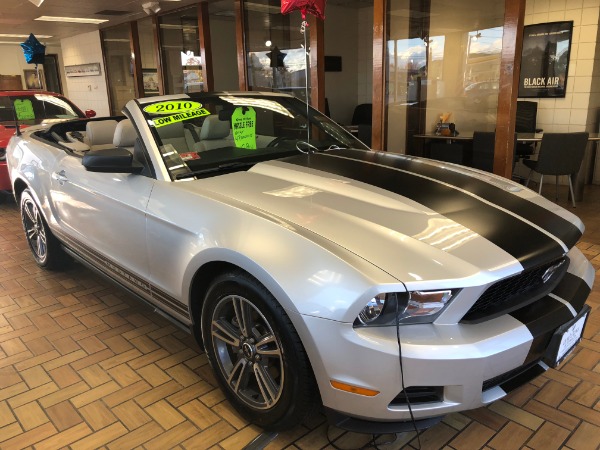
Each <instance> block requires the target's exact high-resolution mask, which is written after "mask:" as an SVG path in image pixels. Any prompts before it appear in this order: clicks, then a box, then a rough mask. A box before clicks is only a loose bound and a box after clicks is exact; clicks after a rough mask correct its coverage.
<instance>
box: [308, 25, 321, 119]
mask: <svg viewBox="0 0 600 450" xmlns="http://www.w3.org/2000/svg"><path fill="white" fill-rule="evenodd" d="M308 24H309V25H308V30H309V32H310V86H311V92H310V102H311V105H312V106H313V108H316V109H318V110H319V111H321V112H322V113H325V44H324V26H323V21H322V20H321V19H318V18H316V17H315V16H313V15H309V16H308ZM307 82H308V80H307Z"/></svg>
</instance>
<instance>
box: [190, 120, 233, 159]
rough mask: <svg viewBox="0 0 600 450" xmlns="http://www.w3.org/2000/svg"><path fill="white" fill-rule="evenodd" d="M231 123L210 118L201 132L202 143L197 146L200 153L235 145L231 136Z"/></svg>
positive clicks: (203, 125) (205, 121)
mask: <svg viewBox="0 0 600 450" xmlns="http://www.w3.org/2000/svg"><path fill="white" fill-rule="evenodd" d="M230 133H231V127H230V125H229V121H225V120H219V117H218V116H208V117H207V118H206V119H205V120H204V123H203V124H202V128H201V130H200V142H199V143H198V144H196V148H197V150H198V151H199V152H202V151H206V150H212V149H215V148H221V147H230V146H233V145H235V144H234V142H233V137H232V136H230Z"/></svg>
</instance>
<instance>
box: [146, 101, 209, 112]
mask: <svg viewBox="0 0 600 450" xmlns="http://www.w3.org/2000/svg"><path fill="white" fill-rule="evenodd" d="M198 109H202V103H199V102H188V101H169V102H158V103H153V104H152V105H148V106H146V107H145V108H144V111H145V112H147V113H149V114H174V113H181V112H189V111H195V110H198Z"/></svg>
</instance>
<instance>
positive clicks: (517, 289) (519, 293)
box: [461, 257, 569, 323]
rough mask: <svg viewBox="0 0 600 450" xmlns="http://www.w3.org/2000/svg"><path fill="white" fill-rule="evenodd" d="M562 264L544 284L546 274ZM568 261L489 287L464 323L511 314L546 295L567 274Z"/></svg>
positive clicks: (522, 273)
mask: <svg viewBox="0 0 600 450" xmlns="http://www.w3.org/2000/svg"><path fill="white" fill-rule="evenodd" d="M561 263H562V265H561V266H560V267H559V268H558V269H557V270H556V271H555V272H554V274H553V275H552V276H551V277H550V278H549V279H548V280H546V281H544V280H543V276H544V275H545V274H546V271H547V270H548V269H550V268H551V267H553V266H556V265H558V264H561ZM568 266H569V264H568V258H566V257H564V258H561V259H557V260H554V261H551V262H549V263H546V264H543V265H541V266H538V267H534V268H533V269H529V270H526V271H523V272H521V273H520V274H518V275H514V276H512V277H510V278H506V279H504V280H502V281H499V282H497V283H495V284H493V285H491V286H490V287H489V288H487V290H486V291H485V292H484V293H483V294H482V295H481V297H479V300H477V301H476V302H475V304H474V305H473V306H472V307H471V309H469V311H468V312H467V314H465V316H464V317H463V319H462V321H461V322H463V323H477V322H482V321H484V320H489V319H492V318H494V317H498V316H499V315H501V314H506V313H508V312H510V311H514V310H515V309H518V308H520V307H522V306H525V305H527V304H529V303H532V302H534V301H535V300H538V299H539V298H541V297H543V296H544V295H546V294H547V293H549V292H550V291H551V290H552V289H554V287H555V286H556V285H557V284H558V282H559V281H560V280H561V278H562V277H563V275H564V274H565V272H566V271H567V268H568Z"/></svg>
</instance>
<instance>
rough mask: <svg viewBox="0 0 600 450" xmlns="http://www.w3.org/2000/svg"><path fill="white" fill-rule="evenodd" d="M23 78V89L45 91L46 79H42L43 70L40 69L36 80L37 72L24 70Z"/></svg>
mask: <svg viewBox="0 0 600 450" xmlns="http://www.w3.org/2000/svg"><path fill="white" fill-rule="evenodd" d="M23 76H24V77H25V89H38V90H45V89H46V79H45V78H44V69H42V68H41V67H40V70H39V76H40V78H39V79H38V71H37V70H35V69H26V70H24V71H23Z"/></svg>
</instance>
